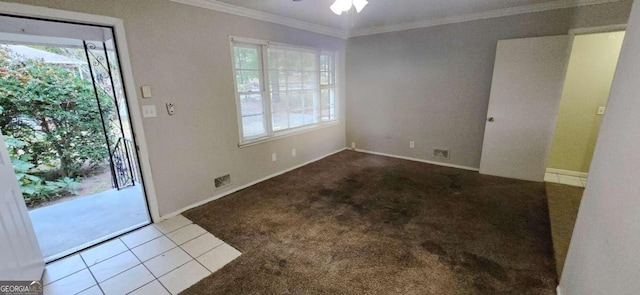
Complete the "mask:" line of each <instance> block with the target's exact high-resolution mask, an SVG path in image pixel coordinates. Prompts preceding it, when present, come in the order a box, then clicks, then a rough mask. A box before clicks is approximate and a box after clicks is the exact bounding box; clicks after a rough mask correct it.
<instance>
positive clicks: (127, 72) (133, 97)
mask: <svg viewBox="0 0 640 295" xmlns="http://www.w3.org/2000/svg"><path fill="white" fill-rule="evenodd" d="M0 13H1V14H6V15H12V16H18V17H28V18H37V19H43V20H52V21H61V22H71V23H78V24H86V25H98V26H104V27H110V28H112V29H113V33H114V38H115V44H116V50H117V52H118V56H119V57H120V59H119V62H120V71H121V72H122V81H123V84H124V88H125V94H126V101H127V106H128V109H129V115H130V121H131V128H132V129H133V136H134V138H135V141H136V144H137V146H138V158H139V164H140V170H141V172H142V179H143V181H144V191H145V196H146V200H147V206H148V208H149V213H150V215H151V221H152V222H158V221H160V220H161V217H160V211H159V208H158V200H157V195H156V191H155V186H154V182H153V176H152V171H151V162H150V161H149V149H148V146H147V140H146V136H145V133H144V128H143V124H142V113H141V110H140V107H139V106H138V94H137V91H136V89H137V88H136V86H135V82H134V79H133V70H132V66H131V60H130V56H129V49H128V48H129V47H128V45H127V38H126V34H125V29H124V22H123V21H122V20H121V19H119V18H114V17H108V16H102V15H93V14H87V13H80V12H72V11H66V10H59V9H52V8H45V7H40V6H32V5H25V4H17V3H5V2H0Z"/></svg>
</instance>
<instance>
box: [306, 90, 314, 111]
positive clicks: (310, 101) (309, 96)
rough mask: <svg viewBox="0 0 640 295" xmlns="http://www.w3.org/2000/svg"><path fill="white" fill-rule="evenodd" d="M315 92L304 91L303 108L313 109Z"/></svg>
mask: <svg viewBox="0 0 640 295" xmlns="http://www.w3.org/2000/svg"><path fill="white" fill-rule="evenodd" d="M315 94H316V92H315V91H305V92H304V93H303V95H304V96H303V99H304V107H305V108H312V107H315V103H314V100H315V97H316V95H315Z"/></svg>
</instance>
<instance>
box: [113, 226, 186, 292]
mask: <svg viewBox="0 0 640 295" xmlns="http://www.w3.org/2000/svg"><path fill="white" fill-rule="evenodd" d="M151 226H153V224H151ZM154 228H155V229H158V228H156V227H155V226H154ZM158 231H160V230H159V229H158ZM160 233H162V231H160ZM162 235H163V236H165V237H166V238H167V239H169V241H171V242H172V243H174V244H176V243H175V242H173V240H171V239H170V238H169V237H167V235H166V234H164V233H162ZM158 238H160V237H158ZM125 246H126V245H125ZM128 247H129V246H127V248H128ZM176 247H180V246H179V245H178V244H176ZM173 249H175V247H174V248H171V249H169V250H167V251H165V252H162V253H161V254H158V255H157V256H154V258H155V257H158V256H160V255H162V254H164V253H167V252H169V251H171V250H173ZM129 251H131V249H129ZM131 253H133V251H131ZM187 254H189V253H187ZM133 256H136V254H135V253H133ZM136 258H138V256H136ZM138 260H140V261H141V259H140V258H138ZM149 260H151V259H149ZM149 260H147V261H149ZM140 264H141V265H142V266H143V267H144V268H145V269H146V270H147V271H148V272H149V273H150V274H151V276H152V277H153V281H157V282H158V284H160V286H162V288H164V289H165V290H167V292H168V293H169V294H171V291H169V289H167V287H165V286H164V285H163V284H162V282H160V280H159V279H158V277H156V275H155V274H154V273H153V272H152V271H151V270H150V269H149V268H148V267H147V266H146V265H145V264H144V262H141V263H140ZM171 271H173V270H171ZM153 281H151V282H148V283H146V284H144V285H142V286H140V287H138V288H136V289H134V290H133V291H131V292H129V293H127V294H131V293H133V292H135V291H136V290H138V289H140V288H142V287H144V286H146V285H148V284H151V283H153ZM172 295H173V294H172Z"/></svg>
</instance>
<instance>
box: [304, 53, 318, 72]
mask: <svg viewBox="0 0 640 295" xmlns="http://www.w3.org/2000/svg"><path fill="white" fill-rule="evenodd" d="M302 64H303V70H305V71H317V68H316V55H315V54H314V53H310V52H305V53H303V54H302Z"/></svg>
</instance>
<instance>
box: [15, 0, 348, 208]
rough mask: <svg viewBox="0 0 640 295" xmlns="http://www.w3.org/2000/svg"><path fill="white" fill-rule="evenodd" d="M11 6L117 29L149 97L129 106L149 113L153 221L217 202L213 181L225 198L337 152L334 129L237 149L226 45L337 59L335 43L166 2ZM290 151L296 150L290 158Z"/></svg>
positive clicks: (41, 0) (340, 140)
mask: <svg viewBox="0 0 640 295" xmlns="http://www.w3.org/2000/svg"><path fill="white" fill-rule="evenodd" d="M11 2H20V3H23V4H32V5H40V6H46V7H50V8H57V9H63V10H69V11H78V12H84V13H91V14H98V15H106V16H112V17H117V18H120V19H123V20H124V24H125V29H126V33H127V42H128V45H129V51H130V54H131V63H132V66H133V74H134V80H135V84H136V87H137V88H138V92H139V91H140V90H139V86H141V85H150V86H152V87H153V95H154V97H153V98H152V99H150V100H147V99H145V100H144V101H143V100H142V99H140V100H139V101H138V103H139V104H140V105H142V104H143V103H144V104H149V103H154V104H156V106H157V108H158V117H157V118H149V119H144V123H143V125H144V131H145V134H146V137H147V144H148V146H149V156H150V162H151V166H152V171H153V177H154V181H155V189H156V192H157V198H158V203H159V210H160V215H161V216H162V215H166V214H169V213H172V212H175V211H176V210H179V209H181V208H184V207H186V206H189V205H192V204H195V203H197V202H200V201H203V200H206V199H207V198H210V197H212V196H214V195H216V194H219V193H223V192H224V191H214V187H213V179H214V177H216V176H220V175H224V174H227V173H231V177H232V181H233V186H232V187H230V188H228V189H233V188H234V187H238V186H242V185H245V184H248V183H251V182H253V181H256V180H258V179H261V178H263V177H266V176H269V175H271V174H274V173H277V172H280V171H283V170H286V169H288V168H290V167H293V166H296V165H299V164H302V163H304V162H307V161H310V160H312V159H315V158H318V157H321V156H324V155H326V154H328V153H331V152H333V151H336V150H338V149H342V148H344V147H345V126H344V123H342V124H338V125H335V126H332V127H328V128H325V129H321V130H316V131H312V132H308V133H304V134H302V135H297V136H292V137H287V138H282V139H279V140H277V141H272V142H268V143H263V144H259V145H255V146H251V147H246V148H242V149H240V148H238V146H237V145H238V141H239V140H238V123H237V115H236V103H235V93H234V85H233V75H232V69H231V66H232V65H231V53H230V46H229V37H228V36H229V35H233V36H239V37H249V38H257V39H264V40H270V41H277V42H283V43H290V44H297V45H304V46H311V47H320V48H325V49H330V50H337V51H338V52H339V54H340V55H341V56H342V57H344V56H345V41H344V40H340V39H336V38H332V37H327V36H323V35H318V34H314V33H309V32H306V31H302V30H297V29H293V28H289V27H284V26H280V25H275V24H271V23H265V22H260V21H256V20H252V19H248V18H243V17H238V16H233V15H229V14H224V13H218V12H214V11H211V10H206V9H202V8H195V7H191V6H186V5H182V4H177V3H172V2H169V1H168V0H135V1H132V0H110V1H105V0H64V1H63V0H58V1H53V0H20V1H11ZM340 67H341V68H344V63H342V64H340ZM138 95H139V97H141V95H140V94H138ZM167 101H172V102H174V103H175V105H176V113H175V115H174V116H168V115H167V114H166V112H165V111H163V110H164V103H165V102H167ZM342 109H344V107H343V108H342ZM342 122H344V117H343V119H342ZM291 148H296V149H297V152H298V155H297V156H296V157H295V158H293V157H291ZM272 152H277V153H278V161H277V162H272V161H271V153H272ZM228 189H227V190H228Z"/></svg>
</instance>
